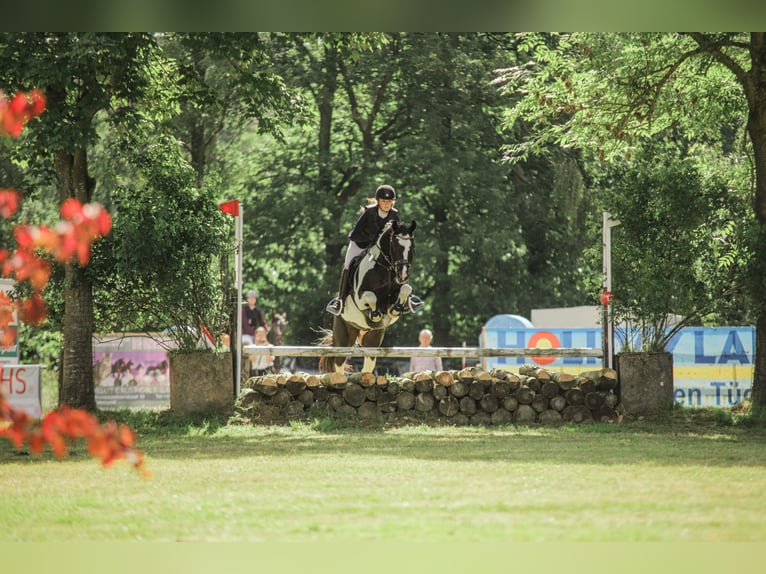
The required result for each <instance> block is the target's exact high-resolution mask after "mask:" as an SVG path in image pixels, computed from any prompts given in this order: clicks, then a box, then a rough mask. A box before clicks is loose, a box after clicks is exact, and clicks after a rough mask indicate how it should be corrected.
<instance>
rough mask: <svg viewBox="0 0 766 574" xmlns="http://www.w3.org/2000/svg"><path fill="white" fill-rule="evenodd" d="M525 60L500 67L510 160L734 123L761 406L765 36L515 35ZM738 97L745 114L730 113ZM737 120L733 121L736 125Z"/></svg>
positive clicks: (598, 151)
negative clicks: (517, 127)
mask: <svg viewBox="0 0 766 574" xmlns="http://www.w3.org/2000/svg"><path fill="white" fill-rule="evenodd" d="M519 49H520V50H522V51H524V52H526V53H527V54H528V55H529V58H530V60H529V62H528V63H527V64H524V65H521V66H514V67H512V68H507V69H505V70H502V71H500V72H499V74H498V81H499V83H501V84H503V85H504V86H505V89H506V90H507V91H509V92H512V93H515V94H517V96H518V100H517V103H516V105H515V106H514V107H513V108H512V109H511V110H510V112H509V114H508V117H507V122H508V123H509V124H514V123H515V122H516V121H517V120H519V119H523V120H524V122H525V124H526V125H528V126H529V127H530V131H529V137H528V138H526V139H525V140H524V141H523V142H521V143H518V144H516V145H511V146H509V148H508V156H509V158H510V159H518V158H523V157H527V156H528V155H529V154H530V153H533V152H534V151H535V150H538V149H540V148H541V147H542V146H545V145H548V144H551V143H552V144H556V145H562V146H567V147H579V148H581V149H584V150H587V151H588V152H590V153H592V154H593V155H594V156H596V157H599V158H601V159H609V158H613V157H617V156H624V157H630V155H631V154H632V150H633V149H634V148H635V146H636V145H637V143H638V142H639V141H640V140H641V139H642V138H646V137H649V136H651V135H653V134H657V133H660V132H662V131H664V130H666V129H667V128H669V127H680V128H682V129H683V130H684V131H685V133H686V134H687V135H688V136H689V137H690V138H692V139H697V140H701V141H705V140H709V139H711V138H717V137H719V136H720V134H721V132H722V130H725V129H729V128H731V127H732V125H731V124H728V125H727V124H726V123H724V122H732V121H733V122H739V125H740V126H741V128H742V129H744V130H745V133H746V134H747V138H748V140H749V143H750V147H749V151H750V153H751V154H752V158H753V170H754V174H755V183H754V194H753V195H754V197H753V216H754V226H753V233H752V239H753V240H752V242H751V244H750V249H751V254H752V255H751V260H750V272H749V274H748V276H749V278H750V281H749V283H750V287H751V297H752V300H753V303H754V307H755V323H756V348H755V374H754V380H753V393H752V398H753V404H754V406H755V407H756V408H759V409H761V408H765V407H766V279H764V273H763V271H764V270H766V248H765V247H763V246H764V245H766V34H764V33H762V32H753V33H750V34H746V33H726V34H702V33H689V34H681V33H657V34H646V33H641V34H639V33H635V34H633V33H632V34H592V33H587V34H586V33H583V34H572V35H541V34H532V35H524V36H520V39H519ZM743 102H744V103H745V104H746V108H747V114H746V117H745V116H743V114H741V113H739V110H741V109H742V107H743V106H742V103H743ZM735 127H736V125H735Z"/></svg>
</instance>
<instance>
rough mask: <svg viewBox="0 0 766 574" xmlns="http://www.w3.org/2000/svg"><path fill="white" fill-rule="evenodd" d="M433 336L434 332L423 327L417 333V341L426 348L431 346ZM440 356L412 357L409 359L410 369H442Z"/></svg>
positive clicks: (413, 370) (416, 371) (419, 370)
mask: <svg viewBox="0 0 766 574" xmlns="http://www.w3.org/2000/svg"><path fill="white" fill-rule="evenodd" d="M433 338H434V334H433V333H432V332H431V330H430V329H423V330H422V331H420V334H419V335H418V341H419V342H420V348H421V349H424V348H428V347H430V346H431V341H432V340H433ZM443 370H444V368H443V367H442V358H441V357H412V358H411V359H410V371H412V372H413V373H419V372H421V371H443Z"/></svg>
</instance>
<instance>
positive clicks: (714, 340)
mask: <svg viewBox="0 0 766 574" xmlns="http://www.w3.org/2000/svg"><path fill="white" fill-rule="evenodd" d="M601 336H602V332H601V329H600V328H598V329H592V328H589V329H502V328H492V327H485V329H484V332H483V335H482V341H481V346H482V347H486V348H491V347H497V348H512V349H513V348H533V349H535V348H549V349H550V348H573V347H575V348H577V347H584V348H598V349H600V348H601V346H602V345H601V341H602V339H601ZM621 349H622V341H621V337H620V336H619V334H617V335H616V336H615V350H616V352H617V353H619V352H620V350H621ZM667 350H668V351H669V352H671V353H673V385H674V389H675V399H676V402H677V403H678V404H681V405H684V406H690V407H731V406H734V405H736V404H738V403H739V402H741V401H743V400H746V399H748V398H749V396H750V392H751V387H752V381H753V357H754V352H755V328H754V327H686V328H684V329H681V330H680V331H679V332H678V333H677V334H676V335H675V336H674V337H673V338H672V339H671V341H670V343H669V344H668V346H667ZM524 363H535V364H538V365H540V366H544V367H545V368H546V369H551V370H558V371H566V372H568V373H572V374H577V373H580V372H583V371H590V370H593V369H598V368H601V363H602V361H601V359H599V358H594V357H561V358H558V357H529V358H523V357H518V358H513V357H511V358H507V357H499V358H488V359H487V362H486V368H488V369H491V368H506V369H509V370H513V369H514V368H515V367H517V366H518V365H521V364H524Z"/></svg>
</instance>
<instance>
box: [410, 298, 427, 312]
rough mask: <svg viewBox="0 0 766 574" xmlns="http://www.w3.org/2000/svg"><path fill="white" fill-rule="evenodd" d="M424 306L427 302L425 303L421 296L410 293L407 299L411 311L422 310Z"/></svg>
mask: <svg viewBox="0 0 766 574" xmlns="http://www.w3.org/2000/svg"><path fill="white" fill-rule="evenodd" d="M424 306H425V303H423V300H422V299H421V298H420V297H418V296H417V295H410V298H409V300H408V301H407V307H408V308H409V310H410V311H412V312H413V313H417V312H418V311H422V310H423V307H424Z"/></svg>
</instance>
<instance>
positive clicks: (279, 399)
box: [271, 387, 293, 407]
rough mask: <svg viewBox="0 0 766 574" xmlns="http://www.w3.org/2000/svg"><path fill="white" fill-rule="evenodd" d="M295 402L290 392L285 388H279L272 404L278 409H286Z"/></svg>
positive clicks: (272, 399)
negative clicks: (286, 406)
mask: <svg viewBox="0 0 766 574" xmlns="http://www.w3.org/2000/svg"><path fill="white" fill-rule="evenodd" d="M292 400H293V396H292V395H291V394H290V391H288V390H287V389H285V388H284V387H282V388H278V389H277V392H276V393H274V396H273V397H271V404H272V405H274V406H277V407H284V406H285V405H286V404H287V403H289V402H290V401H292Z"/></svg>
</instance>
